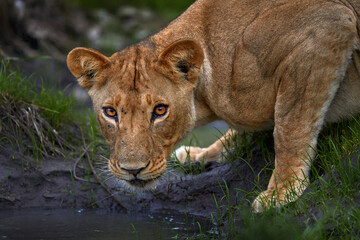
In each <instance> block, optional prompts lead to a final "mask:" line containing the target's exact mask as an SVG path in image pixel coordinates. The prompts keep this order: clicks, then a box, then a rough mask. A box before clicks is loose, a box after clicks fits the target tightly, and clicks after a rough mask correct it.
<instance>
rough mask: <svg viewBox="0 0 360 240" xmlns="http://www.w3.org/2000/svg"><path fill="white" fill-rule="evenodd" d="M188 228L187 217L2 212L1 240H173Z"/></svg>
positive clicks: (114, 213) (99, 212) (0, 219)
mask: <svg viewBox="0 0 360 240" xmlns="http://www.w3.org/2000/svg"><path fill="white" fill-rule="evenodd" d="M186 228H187V223H186V222H185V217H184V215H174V214H166V215H156V216H153V215H147V214H122V213H118V212H110V211H105V210H100V211H99V210H90V211H89V210H84V211H83V210H78V211H75V210H35V209H34V210H31V209H30V210H3V211H0V240H1V239H6V240H9V239H12V240H21V239H26V240H33V239H34V240H42V239H43V240H50V239H56V240H60V239H61V240H62V239H79V240H80V239H101V240H110V239H121V240H137V239H141V240H146V239H171V238H173V237H174V236H176V235H177V234H180V235H181V234H185V233H187V231H188V230H187V229H186ZM188 233H189V232H188ZM192 233H194V231H193V232H192ZM192 233H191V232H190V234H191V235H192Z"/></svg>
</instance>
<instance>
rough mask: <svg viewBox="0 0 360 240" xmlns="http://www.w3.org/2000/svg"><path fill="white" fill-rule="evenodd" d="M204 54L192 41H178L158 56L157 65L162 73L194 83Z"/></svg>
mask: <svg viewBox="0 0 360 240" xmlns="http://www.w3.org/2000/svg"><path fill="white" fill-rule="evenodd" d="M203 60H204V53H203V51H202V49H201V47H200V45H199V44H198V43H196V42H195V41H193V40H179V41H176V42H174V43H172V44H170V45H169V46H168V47H166V48H165V50H164V51H162V53H161V54H160V55H159V63H160V65H161V68H162V70H163V72H164V73H165V74H166V75H170V77H173V78H176V79H178V78H180V79H185V80H188V81H190V82H192V83H195V82H196V79H197V78H198V76H199V74H200V67H201V65H202V63H203Z"/></svg>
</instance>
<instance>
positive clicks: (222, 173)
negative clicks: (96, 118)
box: [0, 146, 266, 217]
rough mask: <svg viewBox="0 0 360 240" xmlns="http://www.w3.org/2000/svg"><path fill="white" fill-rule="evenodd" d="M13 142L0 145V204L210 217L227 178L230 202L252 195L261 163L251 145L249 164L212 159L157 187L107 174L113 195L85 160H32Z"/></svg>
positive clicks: (223, 200) (167, 176)
mask: <svg viewBox="0 0 360 240" xmlns="http://www.w3.org/2000/svg"><path fill="white" fill-rule="evenodd" d="M12 148H13V147H12V146H1V151H0V166H1V168H0V176H1V177H0V209H14V208H79V209H80V208H113V209H117V210H120V211H125V210H127V211H130V212H154V213H156V212H162V211H164V210H171V211H177V212H181V213H183V212H184V211H185V212H187V213H189V214H194V215H200V216H206V217H209V216H210V213H215V212H216V211H217V210H218V209H217V205H216V203H215V201H214V198H215V199H216V200H217V202H218V206H226V205H227V199H226V198H224V196H225V195H226V193H225V191H226V190H225V189H226V188H225V184H224V183H225V182H226V184H227V187H228V189H229V196H230V197H231V202H232V203H233V204H236V203H235V201H236V199H235V196H237V200H239V199H242V200H244V201H246V199H247V200H249V201H252V200H253V199H252V198H251V197H250V198H249V197H248V196H246V194H245V192H251V191H252V190H254V187H255V186H254V184H253V183H254V182H256V179H257V176H258V174H259V173H260V171H261V169H262V167H263V160H262V159H261V155H260V151H258V150H256V149H255V150H254V155H253V158H252V160H251V165H252V166H251V167H252V168H250V167H249V165H248V164H247V163H246V162H245V161H234V163H226V164H220V163H216V162H210V163H207V164H206V165H205V172H203V173H200V174H198V175H185V174H181V173H177V172H175V173H174V171H171V172H166V173H165V174H164V177H163V178H162V180H161V181H160V182H159V183H158V184H157V186H156V188H154V189H152V190H146V191H141V192H136V191H132V190H129V189H127V188H122V187H121V186H122V185H121V184H119V183H118V182H117V181H115V180H113V181H111V180H110V181H107V182H106V184H107V186H108V188H109V189H110V190H111V192H112V193H113V194H114V196H111V194H109V192H107V191H106V190H105V189H104V188H103V187H102V186H101V185H100V184H99V183H98V182H96V179H95V178H94V175H93V174H92V173H91V169H90V168H88V167H87V166H86V165H87V164H86V163H83V162H82V161H81V162H80V163H79V164H78V163H77V162H78V161H77V158H76V157H73V158H70V159H64V158H63V157H61V156H57V157H49V158H47V159H42V160H41V161H40V162H35V160H34V159H32V158H31V157H29V156H24V155H23V154H20V153H19V152H18V151H16V150H12ZM74 167H76V169H75V171H76V176H77V178H78V179H77V178H75V176H74ZM96 172H97V173H100V171H99V170H96ZM174 174H176V176H175V175H174ZM262 175H264V174H262V173H260V174H259V177H260V179H261V180H262V181H261V184H260V185H261V187H265V186H266V182H265V179H264V176H262ZM80 178H83V179H86V181H82V180H79V179H80ZM239 189H241V190H242V191H240V190H239ZM119 203H120V204H119Z"/></svg>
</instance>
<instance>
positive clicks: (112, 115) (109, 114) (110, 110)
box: [103, 107, 117, 118]
mask: <svg viewBox="0 0 360 240" xmlns="http://www.w3.org/2000/svg"><path fill="white" fill-rule="evenodd" d="M103 109H104V114H105V116H107V117H109V118H116V117H117V113H116V110H115V109H113V108H112V107H104V108H103Z"/></svg>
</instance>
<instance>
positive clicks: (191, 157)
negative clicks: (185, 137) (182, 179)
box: [175, 146, 204, 164]
mask: <svg viewBox="0 0 360 240" xmlns="http://www.w3.org/2000/svg"><path fill="white" fill-rule="evenodd" d="M203 152H204V148H199V147H190V146H181V147H180V148H178V149H176V151H175V156H176V157H177V159H178V160H179V161H180V163H182V164H184V163H186V162H188V161H190V162H194V161H199V160H201V156H202V155H203Z"/></svg>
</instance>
